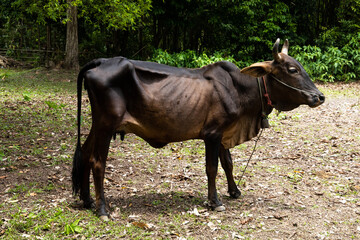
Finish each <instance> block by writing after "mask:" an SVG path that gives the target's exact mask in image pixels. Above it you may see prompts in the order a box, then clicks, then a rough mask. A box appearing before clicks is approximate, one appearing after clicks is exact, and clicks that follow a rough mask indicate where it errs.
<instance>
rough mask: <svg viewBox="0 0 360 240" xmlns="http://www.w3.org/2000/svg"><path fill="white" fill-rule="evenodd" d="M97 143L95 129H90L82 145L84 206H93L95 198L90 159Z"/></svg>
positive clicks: (82, 197) (81, 191) (82, 198)
mask: <svg viewBox="0 0 360 240" xmlns="http://www.w3.org/2000/svg"><path fill="white" fill-rule="evenodd" d="M94 144H95V136H94V131H93V129H91V130H90V134H89V136H88V137H87V139H86V141H85V143H84V145H83V147H82V169H83V170H82V181H81V189H80V199H81V200H83V202H84V208H87V209H89V208H92V207H93V205H94V200H93V199H92V198H91V197H90V169H91V165H90V162H91V161H93V160H90V158H91V157H92V155H93V154H92V150H93V146H94Z"/></svg>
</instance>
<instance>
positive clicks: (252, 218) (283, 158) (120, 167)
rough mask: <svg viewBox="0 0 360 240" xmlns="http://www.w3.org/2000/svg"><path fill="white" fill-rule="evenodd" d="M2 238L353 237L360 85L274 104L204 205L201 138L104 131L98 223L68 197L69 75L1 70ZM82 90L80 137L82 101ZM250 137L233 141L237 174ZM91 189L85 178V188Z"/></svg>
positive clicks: (72, 128)
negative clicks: (219, 204) (162, 140)
mask: <svg viewBox="0 0 360 240" xmlns="http://www.w3.org/2000/svg"><path fill="white" fill-rule="evenodd" d="M0 78H1V79H2V80H1V81H0V109H1V112H0V116H1V118H0V144H1V147H0V238H4V239H5V238H6V239H19V238H20V239H27V238H30V239H55V238H56V239H58V238H65V239H100V238H101V239H119V238H124V239H359V238H360V196H359V193H360V151H359V148H360V144H359V143H360V138H359V132H360V124H359V121H360V118H359V110H360V105H359V104H360V102H359V97H358V92H359V90H360V84H357V83H351V84H327V85H324V84H317V86H318V87H319V89H320V90H321V91H322V92H323V93H324V94H325V96H326V102H325V103H324V104H323V105H321V106H320V107H318V108H313V109H312V108H309V107H307V106H301V107H299V108H297V109H295V110H293V111H291V112H282V113H276V112H274V113H273V114H272V115H271V118H270V125H271V128H269V129H265V130H264V132H263V134H262V136H261V138H260V140H259V142H258V144H257V149H256V151H255V153H254V156H253V158H252V159H251V161H250V164H249V166H248V168H247V170H246V172H245V175H244V177H243V178H242V180H241V181H240V183H239V187H240V189H241V192H242V195H241V197H240V198H239V199H232V198H230V197H229V195H228V193H227V184H226V179H225V174H224V171H223V170H222V169H219V173H218V177H217V187H218V192H219V195H220V197H221V199H222V201H223V203H224V205H225V207H226V211H225V212H214V211H211V210H209V209H207V207H206V205H205V203H204V202H205V201H206V197H207V178H206V174H205V161H204V145H203V143H202V142H201V141H187V142H182V143H172V144H169V145H167V146H166V147H164V148H162V149H154V148H152V147H150V146H149V145H148V144H147V143H145V142H144V141H143V140H141V139H140V138H138V137H136V136H134V135H126V136H125V140H124V141H121V140H120V137H118V138H117V139H116V140H114V141H112V144H111V148H110V153H109V159H108V162H107V168H106V179H105V190H106V192H105V195H106V199H107V203H108V207H109V211H110V213H111V220H110V221H109V222H102V221H101V220H99V219H98V218H97V216H96V214H95V213H94V212H93V211H92V210H84V209H82V208H81V205H80V202H79V201H78V198H77V197H74V196H73V195H72V189H71V179H70V175H71V164H72V159H71V158H72V154H73V151H74V147H75V142H76V120H75V117H76V94H75V88H76V86H75V82H74V81H75V79H76V76H75V75H74V74H71V73H67V74H59V73H58V72H54V71H53V72H47V71H44V70H41V69H40V70H39V69H38V70H27V71H18V70H17V71H9V72H5V73H2V75H0ZM88 105H89V103H88V101H87V98H86V94H85V96H84V97H83V106H84V107H83V108H84V112H83V116H84V120H83V121H84V124H83V128H82V133H83V138H82V142H83V141H84V139H85V137H86V135H87V134H88V132H89V126H90V113H89V112H90V110H89V106H88ZM253 145H254V140H252V141H249V142H247V143H245V144H242V145H240V146H237V147H235V148H234V149H232V150H231V153H232V156H233V160H234V175H235V179H236V181H238V180H239V178H240V176H241V175H242V171H243V169H244V167H245V165H246V162H247V159H248V157H249V155H250V153H251V151H252V148H253ZM92 191H93V186H92Z"/></svg>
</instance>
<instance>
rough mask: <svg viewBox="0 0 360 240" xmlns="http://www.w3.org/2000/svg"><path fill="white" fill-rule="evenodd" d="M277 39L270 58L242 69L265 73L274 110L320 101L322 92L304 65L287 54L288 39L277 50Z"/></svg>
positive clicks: (258, 75) (245, 71) (243, 70)
mask: <svg viewBox="0 0 360 240" xmlns="http://www.w3.org/2000/svg"><path fill="white" fill-rule="evenodd" d="M279 43H280V39H277V40H276V42H275V44H274V47H273V57H274V60H273V61H266V62H259V63H254V64H252V65H251V66H249V67H246V68H244V69H242V70H241V72H242V73H245V74H248V75H251V76H254V77H262V76H264V75H267V76H266V80H267V82H266V84H267V86H268V91H269V95H270V99H271V101H272V102H273V106H274V107H275V108H276V109H277V110H280V111H289V110H292V109H294V108H296V107H298V106H299V105H301V104H306V105H308V106H310V107H317V106H319V105H320V104H322V103H323V102H324V101H325V96H324V94H322V93H321V92H320V91H319V90H318V89H317V88H316V86H315V84H314V83H313V82H312V81H311V79H310V77H309V75H308V74H307V72H306V71H305V69H304V68H303V66H302V65H301V64H300V63H299V62H298V61H296V60H295V59H294V58H292V57H290V56H289V55H288V48H289V42H288V40H286V41H285V43H284V46H283V48H282V50H281V52H280V53H279V52H278V48H279Z"/></svg>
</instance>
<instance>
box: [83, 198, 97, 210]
mask: <svg viewBox="0 0 360 240" xmlns="http://www.w3.org/2000/svg"><path fill="white" fill-rule="evenodd" d="M83 206H84V208H85V209H92V208H95V207H96V206H95V202H94V201H93V200H92V199H90V200H88V201H84V205H83Z"/></svg>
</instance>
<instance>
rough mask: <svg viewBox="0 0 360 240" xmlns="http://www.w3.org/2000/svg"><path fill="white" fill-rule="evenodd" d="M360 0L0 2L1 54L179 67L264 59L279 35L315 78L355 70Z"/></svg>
mask: <svg viewBox="0 0 360 240" xmlns="http://www.w3.org/2000/svg"><path fill="white" fill-rule="evenodd" d="M359 23H360V0H269V1H267V0H265V1H264V0H244V1H240V0H123V1H119V0H107V1H99V0H2V1H1V2H0V35H1V38H0V55H6V56H8V57H12V58H15V59H20V60H26V61H31V64H32V66H47V67H53V66H55V65H57V66H60V65H61V66H62V67H64V68H68V69H75V70H78V69H79V66H81V65H83V64H85V63H86V62H88V61H90V60H92V59H94V58H99V57H113V56H120V55H121V56H124V57H128V58H132V59H141V60H149V61H156V62H160V63H165V64H169V65H174V66H181V67H201V66H203V65H205V64H208V63H212V62H215V61H219V60H229V61H231V62H234V63H235V64H237V65H238V66H239V67H245V66H247V65H250V64H251V63H254V62H257V61H262V60H270V59H272V57H271V51H270V49H271V47H272V45H273V43H274V41H275V40H276V39H277V38H281V39H283V40H284V39H289V41H290V45H291V46H290V52H289V54H290V55H291V56H294V57H295V58H296V59H297V60H299V61H300V62H301V63H302V64H303V65H304V67H305V69H306V71H307V72H308V73H309V74H310V76H311V77H312V78H313V80H318V81H324V82H333V81H353V80H359V79H360V78H359V76H360V24H359Z"/></svg>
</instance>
